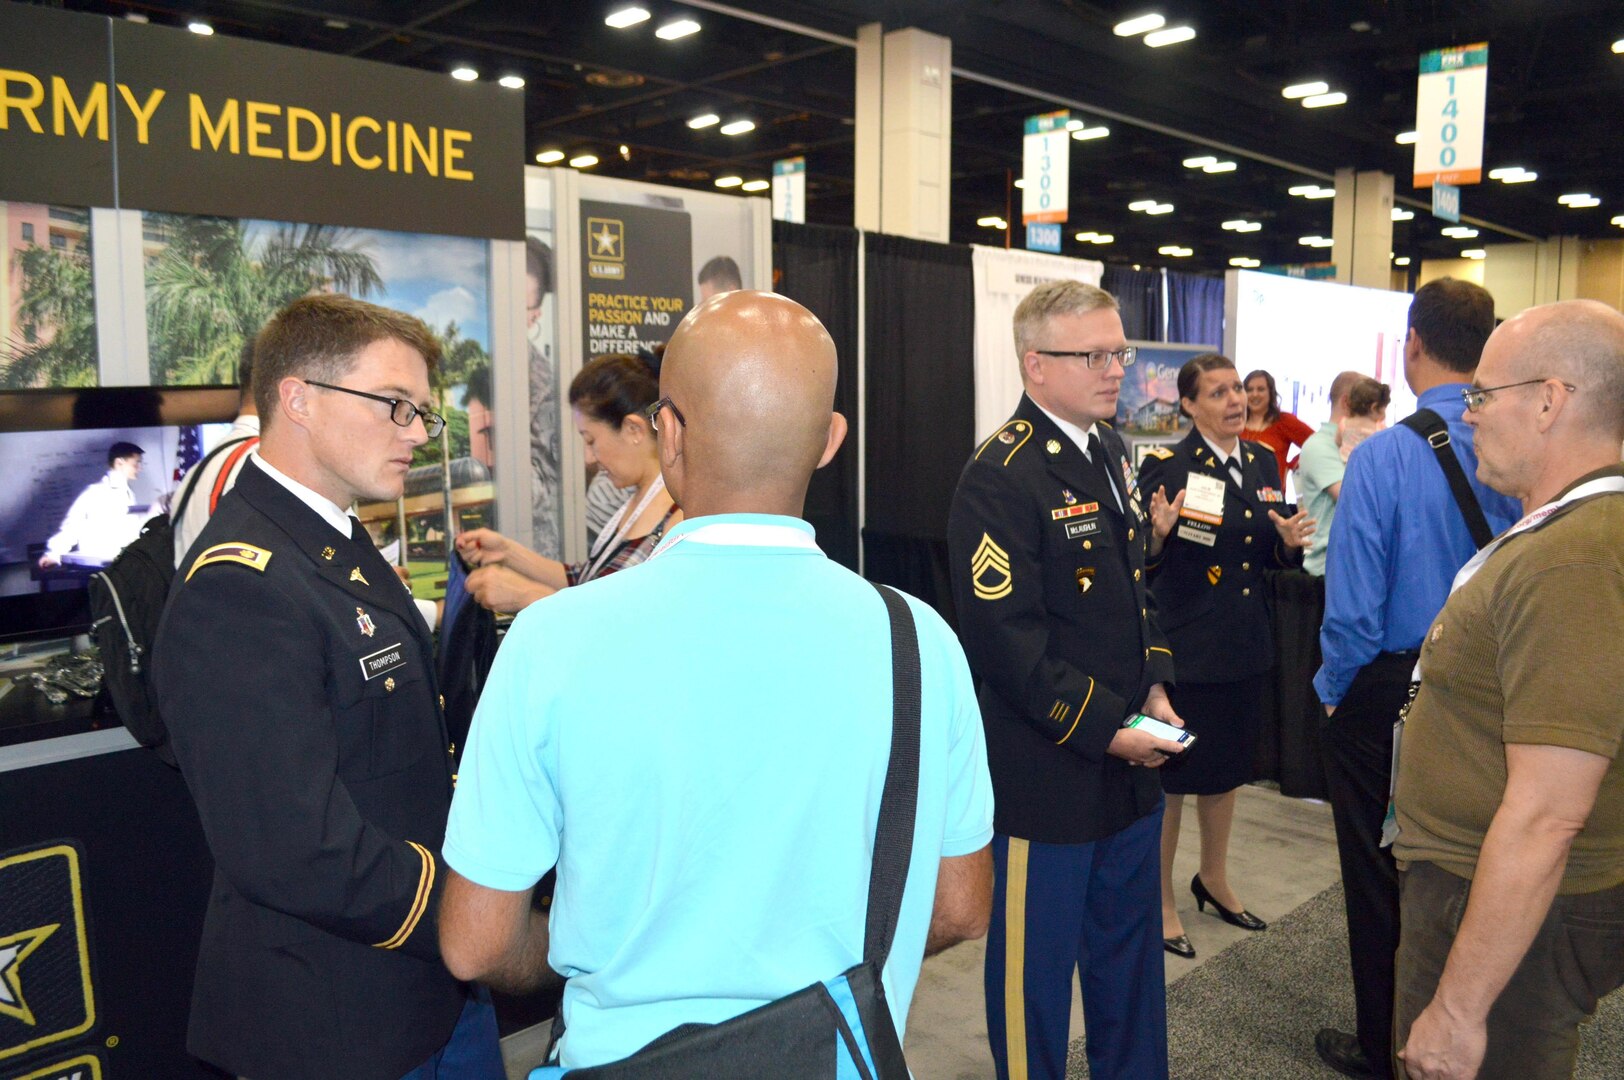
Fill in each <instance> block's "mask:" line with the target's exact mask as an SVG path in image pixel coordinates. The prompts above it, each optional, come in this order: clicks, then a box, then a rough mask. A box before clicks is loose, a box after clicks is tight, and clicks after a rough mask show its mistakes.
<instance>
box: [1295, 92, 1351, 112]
mask: <svg viewBox="0 0 1624 1080" xmlns="http://www.w3.org/2000/svg"><path fill="white" fill-rule="evenodd" d="M1347 103H1348V95H1346V94H1344V93H1343V92H1342V91H1340V90H1338V91H1336V92H1335V93H1334V94H1315V95H1314V96H1313V97H1305V98H1303V108H1305V109H1324V108H1327V107H1329V106H1331V105H1346V104H1347Z"/></svg>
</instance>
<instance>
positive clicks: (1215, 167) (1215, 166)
mask: <svg viewBox="0 0 1624 1080" xmlns="http://www.w3.org/2000/svg"><path fill="white" fill-rule="evenodd" d="M1236 168H1237V166H1236V165H1235V163H1234V162H1233V161H1215V162H1213V163H1212V164H1211V165H1204V166H1202V168H1201V171H1202V172H1204V173H1226V172H1234V171H1235V169H1236Z"/></svg>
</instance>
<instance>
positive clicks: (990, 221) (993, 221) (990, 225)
mask: <svg viewBox="0 0 1624 1080" xmlns="http://www.w3.org/2000/svg"><path fill="white" fill-rule="evenodd" d="M976 224H977V225H980V226H981V227H982V228H983V229H999V230H1003V229H1007V228H1009V222H1007V221H1005V220H1004V219H1003V218H1001V217H999V216H998V215H997V214H988V215H987V216H986V217H979V218H976Z"/></svg>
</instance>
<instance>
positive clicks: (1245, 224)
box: [1221, 218, 1263, 233]
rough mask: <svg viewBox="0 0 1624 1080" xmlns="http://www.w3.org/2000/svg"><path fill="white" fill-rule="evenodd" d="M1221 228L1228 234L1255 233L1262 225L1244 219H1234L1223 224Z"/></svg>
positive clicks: (1258, 222)
mask: <svg viewBox="0 0 1624 1080" xmlns="http://www.w3.org/2000/svg"><path fill="white" fill-rule="evenodd" d="M1221 227H1222V228H1224V229H1226V230H1228V231H1229V232H1243V233H1244V232H1257V231H1258V230H1259V229H1261V228H1263V223H1262V222H1261V221H1247V220H1246V219H1245V218H1235V219H1234V220H1232V221H1226V222H1224V223H1223V225H1222V226H1221Z"/></svg>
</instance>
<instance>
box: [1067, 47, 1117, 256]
mask: <svg viewBox="0 0 1624 1080" xmlns="http://www.w3.org/2000/svg"><path fill="white" fill-rule="evenodd" d="M1123 36H1124V37H1126V36H1127V35H1123ZM1098 235H1099V233H1097V232H1080V233H1077V234H1076V235H1074V236H1073V237H1072V239H1073V240H1076V241H1077V242H1078V243H1079V244H1086V243H1088V242H1089V241H1090V240H1092V239H1094V238H1095V237H1096V236H1098Z"/></svg>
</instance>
